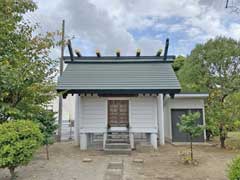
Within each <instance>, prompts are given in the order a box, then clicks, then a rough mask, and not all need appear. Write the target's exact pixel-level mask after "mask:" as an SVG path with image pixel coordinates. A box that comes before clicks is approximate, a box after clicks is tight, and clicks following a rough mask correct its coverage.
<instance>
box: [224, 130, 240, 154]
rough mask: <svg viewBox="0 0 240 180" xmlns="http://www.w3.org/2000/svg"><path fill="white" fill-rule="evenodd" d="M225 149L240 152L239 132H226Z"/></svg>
mask: <svg viewBox="0 0 240 180" xmlns="http://www.w3.org/2000/svg"><path fill="white" fill-rule="evenodd" d="M226 147H227V148H229V149H238V150H240V132H239V131H235V132H228V137H227V139H226Z"/></svg>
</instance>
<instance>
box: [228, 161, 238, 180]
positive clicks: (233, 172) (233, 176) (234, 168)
mask: <svg viewBox="0 0 240 180" xmlns="http://www.w3.org/2000/svg"><path fill="white" fill-rule="evenodd" d="M228 178H229V180H240V156H238V157H236V158H235V159H233V160H232V162H231V163H230V164H229V167H228Z"/></svg>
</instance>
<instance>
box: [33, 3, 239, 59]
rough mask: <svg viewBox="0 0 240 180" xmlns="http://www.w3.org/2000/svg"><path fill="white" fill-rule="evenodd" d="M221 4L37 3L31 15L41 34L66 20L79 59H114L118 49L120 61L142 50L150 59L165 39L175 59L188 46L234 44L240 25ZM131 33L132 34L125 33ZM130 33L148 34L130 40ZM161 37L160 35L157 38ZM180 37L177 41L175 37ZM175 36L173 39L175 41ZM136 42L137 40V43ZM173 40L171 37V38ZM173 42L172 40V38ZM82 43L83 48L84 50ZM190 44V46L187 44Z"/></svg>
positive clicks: (131, 37)
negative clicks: (219, 40) (218, 39)
mask: <svg viewBox="0 0 240 180" xmlns="http://www.w3.org/2000/svg"><path fill="white" fill-rule="evenodd" d="M219 2H220V0H211V1H207V0H182V1H179V0H168V1H165V0H148V1H145V0H101V1H99V0H81V1H80V0H71V1H66V0H54V1H49V0H38V4H39V10H38V11H37V12H36V13H35V14H34V16H33V17H35V20H36V21H40V22H41V24H42V26H43V27H42V31H51V30H54V29H56V28H60V27H61V20H62V19H63V18H64V19H65V20H66V33H67V34H68V35H69V36H72V35H75V36H76V39H79V40H80V41H81V43H79V42H78V41H76V40H74V41H73V44H74V46H77V45H81V46H82V48H81V47H80V48H81V49H82V50H83V51H84V52H82V54H88V53H94V49H96V48H98V49H100V50H101V51H103V53H104V54H108V55H109V54H113V53H114V51H115V49H116V48H120V49H121V51H122V54H124V55H126V54H127V55H134V54H135V49H136V48H141V49H142V53H143V54H145V55H152V54H155V51H156V50H157V49H159V47H163V46H164V43H162V42H164V41H165V38H166V37H165V36H166V35H168V36H170V40H171V39H174V42H172V41H171V45H173V46H174V48H173V49H174V51H175V53H180V54H183V53H190V49H189V48H191V45H190V44H191V43H198V42H204V41H206V40H207V39H208V38H211V37H215V36H218V35H226V36H229V37H233V38H235V39H239V37H240V30H239V29H240V23H237V22H236V21H234V22H233V21H231V17H230V16H232V15H231V14H228V12H226V11H225V9H224V3H222V2H221V3H219ZM130 30H131V31H130ZM133 31H140V32H144V31H149V32H150V31H153V32H154V33H153V34H152V35H151V32H150V35H149V33H141V34H140V35H136V34H133V33H131V32H133ZM163 31H164V34H161V33H162V32H163ZM178 34H181V35H178ZM177 35H178V36H177ZM136 36H137V37H136ZM171 36H172V37H171ZM175 36H177V38H176V37H175ZM84 42H85V45H84V44H83V43H84ZM189 42H191V43H189Z"/></svg>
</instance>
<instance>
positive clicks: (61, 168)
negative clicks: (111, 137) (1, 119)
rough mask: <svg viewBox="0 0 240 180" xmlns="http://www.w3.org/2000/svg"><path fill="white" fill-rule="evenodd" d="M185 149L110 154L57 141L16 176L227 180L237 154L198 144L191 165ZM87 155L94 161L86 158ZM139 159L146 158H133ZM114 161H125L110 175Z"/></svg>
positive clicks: (2, 176) (5, 177) (26, 179)
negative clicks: (117, 173)
mask: <svg viewBox="0 0 240 180" xmlns="http://www.w3.org/2000/svg"><path fill="white" fill-rule="evenodd" d="M185 149H186V146H174V145H170V144H166V145H165V146H161V147H160V148H159V150H158V151H146V152H138V151H134V152H133V153H132V154H131V155H107V154H104V152H101V151H85V152H83V151H80V150H79V148H78V147H76V146H75V145H74V144H73V143H72V142H62V143H55V144H54V145H52V146H51V147H50V160H49V161H48V160H46V159H45V154H44V153H45V152H44V149H42V150H40V151H39V152H38V153H37V154H36V155H35V158H34V160H33V161H32V162H31V163H30V164H29V165H28V166H25V167H20V168H18V169H17V176H18V177H17V180H117V179H123V180H155V179H156V180H178V179H183V180H215V179H216V180H225V179H227V178H226V168H227V163H229V161H230V160H231V159H232V158H233V157H234V156H235V155H236V154H237V153H236V152H234V151H229V150H221V149H219V148H217V147H212V146H199V145H198V146H197V145H196V146H194V155H195V158H196V159H197V160H199V165H198V166H190V165H184V164H182V162H181V161H180V158H179V155H178V152H179V151H182V150H185ZM84 158H90V159H91V160H92V162H83V159H84ZM136 159H142V160H144V162H143V163H142V162H134V160H136ZM111 162H122V165H123V166H122V169H121V171H120V176H107V175H108V173H109V170H108V168H109V164H110V163H111ZM112 172H113V174H114V169H113V171H112ZM110 173H111V172H110ZM0 180H9V173H8V170H7V169H0Z"/></svg>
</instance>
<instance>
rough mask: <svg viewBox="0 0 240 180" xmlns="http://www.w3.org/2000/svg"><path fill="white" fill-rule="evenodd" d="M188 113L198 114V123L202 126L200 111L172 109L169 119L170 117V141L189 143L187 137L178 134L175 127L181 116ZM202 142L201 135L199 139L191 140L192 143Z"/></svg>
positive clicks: (202, 137) (183, 134) (180, 133)
mask: <svg viewBox="0 0 240 180" xmlns="http://www.w3.org/2000/svg"><path fill="white" fill-rule="evenodd" d="M189 111H190V112H200V114H201V116H200V119H199V121H198V123H199V124H203V113H202V109H172V110H171V117H172V141H173V142H189V141H190V137H189V135H187V134H185V133H182V132H180V131H179V130H178V127H177V123H179V122H180V117H181V115H183V114H187V113H188V112H189ZM203 141H204V135H203V133H202V134H201V135H200V136H199V137H196V138H194V139H193V142H203Z"/></svg>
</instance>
